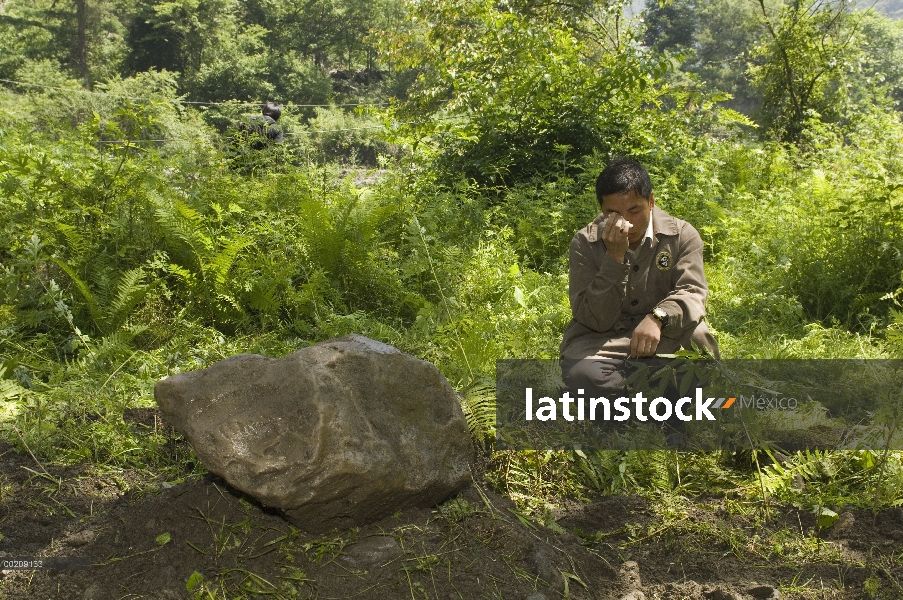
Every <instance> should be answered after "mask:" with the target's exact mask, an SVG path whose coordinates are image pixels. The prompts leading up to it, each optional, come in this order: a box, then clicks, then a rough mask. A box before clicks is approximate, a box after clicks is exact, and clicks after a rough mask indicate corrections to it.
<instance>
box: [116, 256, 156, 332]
mask: <svg viewBox="0 0 903 600" xmlns="http://www.w3.org/2000/svg"><path fill="white" fill-rule="evenodd" d="M144 276H145V272H144V269H143V268H141V267H138V268H135V269H131V270H130V271H126V272H125V273H123V275H122V277H120V278H119V283H118V285H117V286H116V297H115V298H113V301H112V302H111V303H110V306H109V310H108V315H109V316H108V318H107V325H108V327H109V329H110V330H111V331H112V330H115V329H116V328H117V327H119V326H120V325H121V324H122V323H124V322H125V320H126V319H127V318H128V316H129V313H131V312H132V310H133V309H134V308H135V307H136V306H137V305H138V303H139V302H141V301H142V300H143V299H144V297H145V296H146V295H147V292H148V291H149V290H150V289H151V287H153V286H152V285H147V284H145V283H144Z"/></svg>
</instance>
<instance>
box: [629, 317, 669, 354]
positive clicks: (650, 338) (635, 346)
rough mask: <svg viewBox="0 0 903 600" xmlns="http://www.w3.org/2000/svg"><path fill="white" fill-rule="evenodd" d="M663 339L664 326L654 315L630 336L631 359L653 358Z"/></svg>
mask: <svg viewBox="0 0 903 600" xmlns="http://www.w3.org/2000/svg"><path fill="white" fill-rule="evenodd" d="M661 339H662V326H661V324H660V323H659V320H658V319H656V318H655V317H653V316H652V315H646V318H645V319H643V320H642V321H640V324H639V325H637V328H636V329H634V330H633V335H632V336H630V358H639V357H642V356H652V355H653V354H655V349H656V348H658V343H659V341H661Z"/></svg>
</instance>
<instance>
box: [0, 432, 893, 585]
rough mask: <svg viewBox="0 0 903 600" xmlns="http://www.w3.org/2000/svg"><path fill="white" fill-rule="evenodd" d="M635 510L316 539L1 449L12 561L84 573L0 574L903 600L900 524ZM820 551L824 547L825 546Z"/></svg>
mask: <svg viewBox="0 0 903 600" xmlns="http://www.w3.org/2000/svg"><path fill="white" fill-rule="evenodd" d="M666 512H667V511H663V510H662V507H656V508H653V506H652V505H651V504H650V503H649V502H648V501H647V500H645V499H644V498H641V497H636V496H606V497H601V498H597V499H596V500H595V501H593V502H591V503H588V504H587V503H583V504H578V503H574V504H572V505H570V506H568V507H566V508H563V509H561V510H560V511H559V512H558V513H557V517H558V518H557V524H558V528H557V530H556V531H553V530H552V529H549V528H546V527H540V526H537V525H535V524H533V523H530V522H529V521H526V520H523V519H522V518H521V517H519V516H518V513H517V511H516V508H515V505H514V504H513V503H512V502H511V501H510V500H509V499H508V498H506V497H504V496H501V495H498V494H496V493H493V492H492V491H490V490H489V489H488V488H487V486H485V485H483V484H478V485H474V486H472V487H471V488H470V489H468V490H467V491H465V492H464V493H462V494H461V495H460V496H459V497H458V498H455V499H452V500H450V501H448V502H446V503H444V504H443V505H441V506H440V507H436V508H435V509H421V510H409V511H404V512H400V513H398V514H396V515H393V516H391V517H388V518H386V519H384V520H382V521H380V522H378V523H374V524H371V525H367V526H365V527H361V528H357V529H350V530H344V531H335V532H333V533H331V534H329V535H325V536H323V535H319V536H314V535H309V534H305V533H303V532H301V531H298V530H297V529H294V528H293V527H292V526H291V525H290V524H289V523H288V522H287V521H285V520H284V519H282V518H281V516H280V515H279V514H277V513H275V512H273V511H269V510H267V509H265V508H263V507H261V506H259V505H258V504H256V503H255V502H254V501H253V500H251V499H249V498H247V497H244V496H243V495H241V494H240V493H238V492H235V491H234V490H231V489H230V488H229V487H228V486H227V485H226V484H225V483H224V482H223V481H221V480H219V479H218V478H216V477H213V476H209V475H208V476H206V477H202V478H200V477H194V478H188V479H186V480H185V481H182V482H181V483H177V484H169V483H166V482H163V481H160V480H158V479H155V478H154V475H153V473H150V472H146V471H145V472H141V471H128V470H109V471H105V472H102V471H99V470H97V468H96V467H93V466H77V467H55V466H51V465H40V464H38V463H37V462H36V461H35V460H34V459H32V457H30V456H29V455H28V454H20V453H18V452H17V451H15V450H14V449H13V448H12V447H10V446H6V445H0V535H2V539H0V556H2V557H6V558H11V557H87V559H88V561H89V562H90V568H87V569H84V570H32V571H27V570H0V598H6V599H10V600H12V599H19V598H29V599H39V600H49V599H59V600H64V599H65V600H71V599H74V598H85V599H96V600H101V599H103V600H105V599H124V598H129V599H138V598H173V599H175V598H318V599H331V598H379V599H380V600H389V599H394V598H398V599H419V598H429V599H441V600H446V599H451V598H460V599H470V598H514V599H518V600H521V599H529V600H543V599H549V600H550V599H553V598H574V599H582V598H587V599H588V598H599V599H602V598H615V599H618V598H629V599H631V600H640V599H642V598H644V597H645V598H647V599H657V598H660V599H669V600H672V599H673V600H677V599H687V600H703V599H704V600H739V599H743V600H750V599H755V600H765V599H767V598H832V599H834V598H843V599H846V598H851V599H852V598H903V588H901V585H900V583H901V581H903V510H901V509H899V508H895V509H890V510H885V511H882V512H880V513H878V514H877V515H873V514H872V513H871V512H869V511H862V510H853V511H846V512H843V513H842V515H841V518H840V520H839V521H838V522H837V524H835V526H834V527H832V528H831V529H830V530H828V531H826V532H818V531H816V530H815V529H814V527H815V523H814V517H813V516H812V515H811V514H810V513H805V512H798V511H796V510H795V509H793V508H787V507H780V506H773V507H771V509H770V513H769V515H770V516H769V517H768V518H764V517H762V516H761V515H757V514H756V513H755V511H751V512H750V513H748V514H740V515H738V514H731V513H730V512H729V511H727V510H725V508H724V501H723V499H718V498H712V499H697V500H696V501H694V502H692V503H691V504H690V505H689V507H685V509H684V511H683V513H682V514H683V516H681V517H678V518H674V517H673V516H668V515H667V514H665V513H666ZM819 534H821V535H819Z"/></svg>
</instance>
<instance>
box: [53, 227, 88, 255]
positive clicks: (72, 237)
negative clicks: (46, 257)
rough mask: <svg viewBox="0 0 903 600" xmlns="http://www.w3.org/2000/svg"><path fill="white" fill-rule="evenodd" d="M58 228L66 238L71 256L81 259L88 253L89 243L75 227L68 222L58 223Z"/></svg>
mask: <svg viewBox="0 0 903 600" xmlns="http://www.w3.org/2000/svg"><path fill="white" fill-rule="evenodd" d="M56 228H57V229H58V230H59V232H60V233H62V234H63V237H64V238H66V248H67V249H68V250H69V255H70V256H72V257H73V258H75V259H81V258H83V257H84V256H85V255H86V254H87V253H88V243H87V242H86V241H85V238H84V237H83V236H82V235H81V234H80V233H79V232H78V230H77V229H76V228H75V227H73V226H72V225H67V224H66V223H57V224H56Z"/></svg>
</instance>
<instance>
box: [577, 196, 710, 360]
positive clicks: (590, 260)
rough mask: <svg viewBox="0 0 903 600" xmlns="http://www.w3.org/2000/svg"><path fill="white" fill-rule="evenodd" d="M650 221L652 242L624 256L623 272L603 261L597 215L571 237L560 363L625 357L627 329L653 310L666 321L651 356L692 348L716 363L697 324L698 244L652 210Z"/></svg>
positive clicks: (704, 291)
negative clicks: (567, 302)
mask: <svg viewBox="0 0 903 600" xmlns="http://www.w3.org/2000/svg"><path fill="white" fill-rule="evenodd" d="M651 218H652V239H651V240H649V239H646V240H643V243H642V244H641V245H640V247H639V248H637V249H636V250H634V251H633V252H628V254H627V256H626V258H625V262H624V263H623V264H622V263H618V262H616V261H615V260H614V259H612V258H611V256H609V254H608V251H607V250H606V248H605V244H604V243H603V242H602V221H603V219H604V215H599V216H598V217H596V220H594V221H593V222H592V223H590V224H589V225H587V226H586V227H584V228H583V229H581V230H580V231H578V232H577V234H576V235H574V239H573V240H571V248H570V277H569V296H570V301H571V314H572V316H573V318H572V319H571V322H570V323H569V324H568V326H567V329H565V332H564V339H563V341H562V342H561V357H562V358H563V359H582V358H588V357H591V356H597V357H610V358H624V357H626V356H627V354H629V352H630V336H631V334H632V333H633V330H634V328H636V326H637V325H639V323H640V321H642V320H643V318H644V317H645V316H646V315H648V314H649V313H651V312H652V309H654V308H655V307H656V306H660V307H661V308H662V309H664V311H665V312H667V313H668V326H667V327H665V328H664V329H663V330H662V339H661V342H660V343H659V346H658V349H657V350H656V352H657V353H658V354H664V353H672V352H674V351H676V350H678V349H679V348H680V347H685V348H689V347H690V342H691V341H692V342H693V343H695V344H697V345H700V346H703V347H706V348H708V350H709V351H710V352H711V353H712V354H714V355H715V356H717V353H718V346H717V343H716V342H715V340H714V338H713V337H712V336H711V334H710V333H709V331H708V328H707V327H706V325H705V323H704V322H703V321H702V320H703V318H704V317H705V300H706V296H707V295H708V285H707V284H706V280H705V274H704V273H703V269H702V238H700V237H699V232H697V231H696V229H694V228H693V226H692V225H690V224H689V223H687V222H686V221H681V220H680V219H677V218H674V217H672V216H671V215H669V214H667V213H665V212H664V211H662V210H661V209H659V208H658V207H657V206H656V207H653V208H652V217H651Z"/></svg>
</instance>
